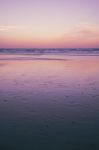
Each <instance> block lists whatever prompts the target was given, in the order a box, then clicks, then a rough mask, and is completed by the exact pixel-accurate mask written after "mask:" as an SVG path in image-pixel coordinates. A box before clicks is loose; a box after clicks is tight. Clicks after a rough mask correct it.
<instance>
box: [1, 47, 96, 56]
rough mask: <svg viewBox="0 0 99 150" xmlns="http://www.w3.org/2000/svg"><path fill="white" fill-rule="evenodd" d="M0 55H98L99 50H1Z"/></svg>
mask: <svg viewBox="0 0 99 150" xmlns="http://www.w3.org/2000/svg"><path fill="white" fill-rule="evenodd" d="M0 54H24V55H46V54H67V55H99V48H72V49H71V48H70V49H67V48H58V49H57V48H53V49H52V48H51V49H48V48H46V49H42V48H39V49H38V48H14V49H12V48H1V49H0Z"/></svg>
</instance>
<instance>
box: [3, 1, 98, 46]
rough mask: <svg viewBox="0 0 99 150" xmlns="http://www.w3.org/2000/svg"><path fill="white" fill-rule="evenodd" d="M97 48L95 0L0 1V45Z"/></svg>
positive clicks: (96, 6)
mask: <svg viewBox="0 0 99 150" xmlns="http://www.w3.org/2000/svg"><path fill="white" fill-rule="evenodd" d="M26 47H27V48H74V47H75V48H76V47H77V48H80V47H81V48H87V47H89V48H92V47H96V48H97V47H99V0H0V48H26Z"/></svg>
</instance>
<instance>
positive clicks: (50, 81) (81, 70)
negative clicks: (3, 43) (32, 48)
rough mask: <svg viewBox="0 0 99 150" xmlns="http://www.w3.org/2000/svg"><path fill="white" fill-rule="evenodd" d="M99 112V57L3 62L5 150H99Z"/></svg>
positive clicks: (0, 98) (0, 92) (0, 106)
mask: <svg viewBox="0 0 99 150" xmlns="http://www.w3.org/2000/svg"><path fill="white" fill-rule="evenodd" d="M6 57H7V56H6ZM1 66H2V67H1ZM98 106H99V57H94V56H86V57H83V56H82V57H80V56H74V57H73V56H67V57H65V58H64V59H62V57H60V58H59V59H55V60H54V58H53V59H50V60H49V59H47V58H46V59H42V60H40V59H38V60H35V59H33V60H31V59H29V61H27V60H23V61H20V60H14V61H12V60H8V59H7V58H6V60H0V120H1V124H0V133H1V136H0V139H2V140H0V141H1V142H0V148H1V147H3V148H5V147H10V148H11V147H12V149H13V148H14V149H15V148H16V149H18V150H21V149H23V148H24V149H35V150H39V149H41V148H42V149H49V150H50V149H57V150H58V149H59V150H60V149H62V150H64V148H65V149H70V150H71V149H77V150H78V149H86V150H88V149H90V150H93V149H96V148H98V146H99V145H98V138H99V132H98V126H99V117H98V116H99V111H98V110H99V109H98ZM5 145H6V146H5ZM3 148H2V149H3Z"/></svg>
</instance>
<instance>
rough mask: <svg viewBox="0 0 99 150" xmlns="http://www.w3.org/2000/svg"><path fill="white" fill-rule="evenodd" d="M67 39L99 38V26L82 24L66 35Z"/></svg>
mask: <svg viewBox="0 0 99 150" xmlns="http://www.w3.org/2000/svg"><path fill="white" fill-rule="evenodd" d="M65 37H69V38H71V39H73V38H74V39H78V38H80V39H94V38H99V26H98V25H93V24H80V25H78V26H75V27H74V28H72V29H71V30H69V31H68V32H67V33H65V35H64V38H65Z"/></svg>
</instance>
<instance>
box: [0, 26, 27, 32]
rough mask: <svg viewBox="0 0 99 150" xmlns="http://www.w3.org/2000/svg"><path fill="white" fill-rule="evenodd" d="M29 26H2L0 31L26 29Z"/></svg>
mask: <svg viewBox="0 0 99 150" xmlns="http://www.w3.org/2000/svg"><path fill="white" fill-rule="evenodd" d="M26 28H27V26H0V31H9V30H20V29H21V30H22V29H26Z"/></svg>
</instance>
